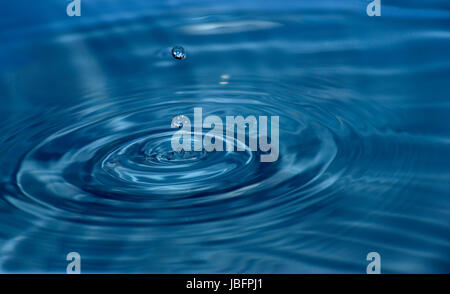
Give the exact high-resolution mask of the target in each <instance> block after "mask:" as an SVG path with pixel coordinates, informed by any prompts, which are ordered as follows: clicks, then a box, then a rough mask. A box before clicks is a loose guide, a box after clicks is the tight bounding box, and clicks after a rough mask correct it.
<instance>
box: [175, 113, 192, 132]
mask: <svg viewBox="0 0 450 294" xmlns="http://www.w3.org/2000/svg"><path fill="white" fill-rule="evenodd" d="M186 123H187V124H190V121H189V118H187V117H186V116H184V115H178V116H175V117H174V118H173V119H172V123H171V127H172V128H178V129H181V128H182V127H183V126H184V125H185V124H186Z"/></svg>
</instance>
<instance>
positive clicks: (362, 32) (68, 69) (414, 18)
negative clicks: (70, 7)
mask: <svg viewBox="0 0 450 294" xmlns="http://www.w3.org/2000/svg"><path fill="white" fill-rule="evenodd" d="M3 2H4V3H3V6H2V8H1V10H2V16H1V17H0V40H1V43H0V64H1V67H0V99H1V100H0V101H1V104H0V116H1V117H2V119H1V125H0V166H1V168H0V272H3V273H65V272H66V266H67V263H68V262H67V261H66V255H67V254H68V253H69V252H78V253H79V254H80V255H81V260H82V261H81V270H82V272H85V273H366V267H367V264H368V261H367V260H366V256H367V254H368V253H369V252H378V253H379V254H380V256H381V272H382V273H449V272H450V228H449V223H450V202H449V196H450V195H449V191H450V137H449V134H450V123H449V118H450V100H449V98H450V97H449V86H450V2H449V1H446V0H433V1H423V0H420V1H419V0H409V1H400V0H391V1H384V0H383V1H382V15H381V16H380V17H369V16H367V14H366V6H367V4H368V3H369V1H366V0H344V1H331V0H321V1H307V0H304V1H303V0H297V1H275V0H273V1H247V0H240V1H235V0H228V1H216V0H215V1H207V0H201V1H187V0H171V1H162V0H161V1H155V0H152V1H137V0H134V1H132V0H128V1H125V0H121V1H119V0H108V1H106V0H95V1H82V15H81V16H80V17H72V18H71V17H68V16H67V15H66V5H67V4H68V3H69V1H64V0H57V1H56V0H45V1H25V0H16V1H8V2H7V3H6V1H3ZM177 45H179V46H183V47H184V48H185V50H186V54H187V58H186V59H184V60H176V59H174V58H173V57H172V53H171V49H172V48H173V47H174V46H177ZM194 107H202V108H203V116H207V115H217V116H219V117H221V118H223V119H224V118H225V117H226V116H227V115H229V116H237V115H242V116H249V115H254V116H261V115H265V116H279V117H280V125H279V128H280V139H279V142H280V154H279V158H278V160H277V161H275V162H273V163H263V162H260V159H259V158H260V156H259V155H260V154H259V152H253V151H249V150H248V148H247V149H246V150H245V151H242V152H231V151H229V152H218V151H217V152H190V153H183V154H177V153H176V154H174V153H173V150H172V148H171V144H170V139H171V136H172V135H173V134H174V133H175V132H176V131H177V130H176V129H172V128H171V120H172V118H173V117H175V116H177V115H181V114H183V115H186V116H188V117H191V118H192V117H193V109H194Z"/></svg>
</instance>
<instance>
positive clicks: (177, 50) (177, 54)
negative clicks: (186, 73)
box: [172, 46, 186, 59]
mask: <svg viewBox="0 0 450 294" xmlns="http://www.w3.org/2000/svg"><path fill="white" fill-rule="evenodd" d="M172 56H173V57H174V58H175V59H185V58H186V52H185V50H184V48H183V47H181V46H175V47H173V48H172Z"/></svg>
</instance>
